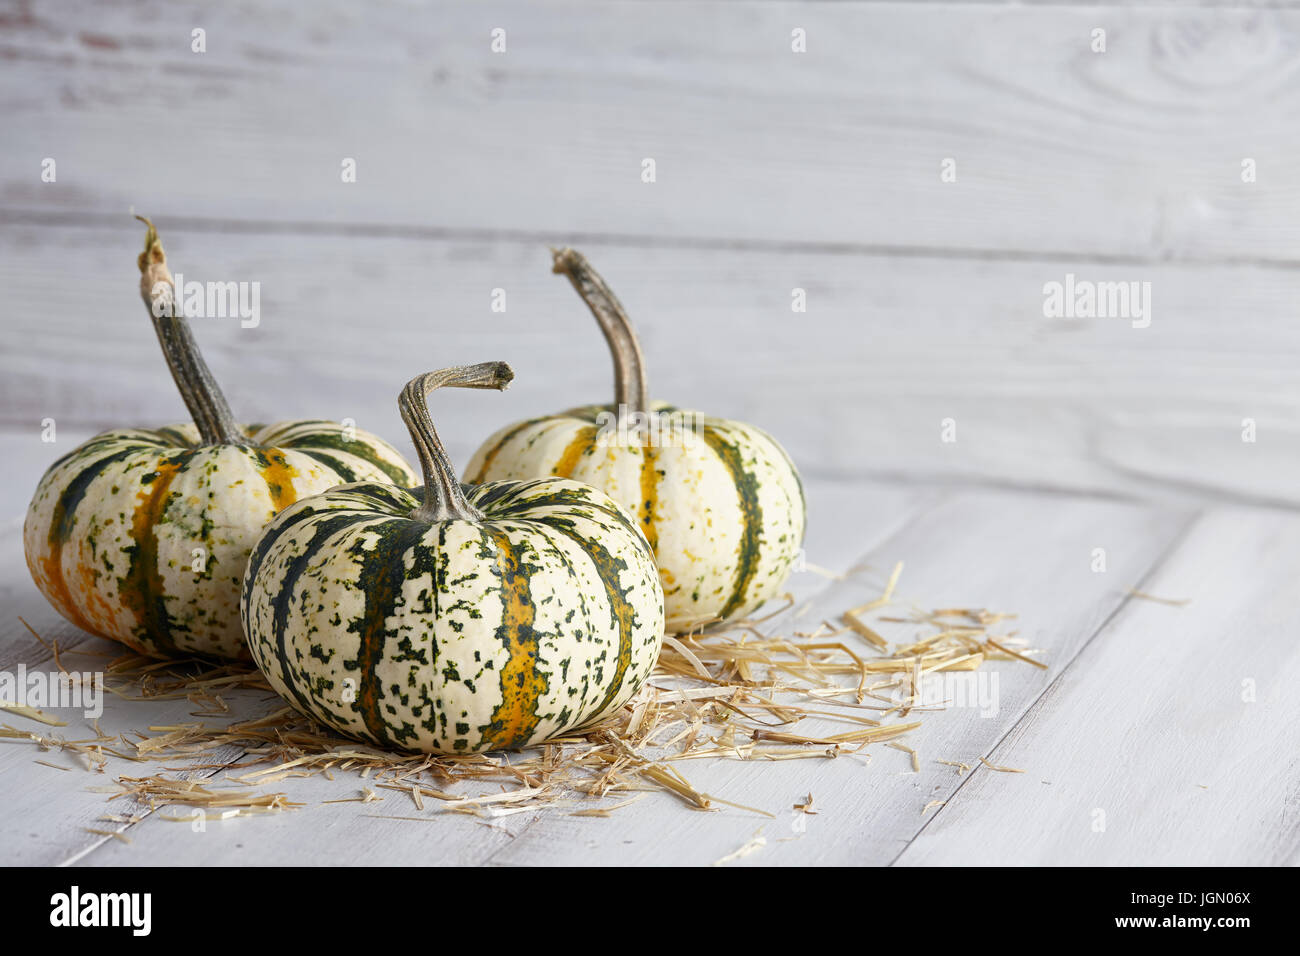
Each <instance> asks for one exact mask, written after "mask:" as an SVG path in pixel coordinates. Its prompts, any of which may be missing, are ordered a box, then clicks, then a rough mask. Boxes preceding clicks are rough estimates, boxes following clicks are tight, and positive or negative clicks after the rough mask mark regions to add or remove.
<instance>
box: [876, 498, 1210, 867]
mask: <svg viewBox="0 0 1300 956" xmlns="http://www.w3.org/2000/svg"><path fill="white" fill-rule="evenodd" d="M1203 517H1204V512H1201V511H1197V512H1194V513H1192V514H1191V515H1189V516H1188V517H1187V520H1186V521H1185V522H1184V524H1183V526H1182V527H1181V528H1180V529H1179V530H1178V533H1177V534H1176V535H1174V537H1173V539H1172V540H1171V541H1170V542H1169V544H1168V545H1167V546H1166V547H1165V549H1164V551H1162V552H1161V553H1160V556H1159V557H1158V558H1156V560H1155V561H1153V562H1152V563H1151V565H1150V567H1148V568H1147V569H1146V571H1145V572H1144V573H1143V574H1142V577H1141V578H1140V579H1139V580H1138V582H1137V584H1135V585H1134V586H1133V587H1132V588H1131V589H1130V590H1128V591H1127V592H1125V593H1124V595H1123V596H1122V597H1121V598H1120V600H1119V603H1118V604H1116V605H1115V607H1114V608H1112V609H1111V612H1110V613H1109V614H1107V615H1106V617H1105V618H1104V619H1102V621H1101V622H1100V623H1098V625H1097V627H1096V628H1094V630H1093V632H1092V634H1090V635H1089V636H1088V638H1087V640H1085V641H1083V642H1082V643H1080V644H1079V646H1078V648H1077V649H1076V650H1075V652H1074V653H1073V654H1072V655H1070V658H1069V660H1067V661H1065V662H1064V663H1063V664H1062V665H1060V666H1059V667H1056V668H1054V670H1055V676H1054V677H1053V678H1052V680H1051V681H1049V682H1048V683H1047V684H1045V685H1043V689H1042V690H1041V691H1040V692H1039V693H1038V695H1037V696H1036V697H1034V699H1033V700H1031V701H1029V702H1028V703H1027V704H1026V705H1025V709H1024V710H1023V711H1022V712H1021V714H1020V716H1019V717H1017V718H1016V719H1015V720H1014V721H1012V722H1011V724H1010V725H1009V726H1008V727H1007V729H1006V731H1005V732H1004V733H1003V734H1002V735H1001V736H1000V737H998V739H997V741H996V742H995V743H994V744H993V745H992V746H991V747H989V749H988V752H987V753H984V754H981V756H982V757H983V758H984V760H985V761H988V763H989V764H993V763H994V761H993V755H994V754H995V753H997V751H998V748H999V747H1001V746H1002V744H1003V743H1004V742H1005V741H1006V739H1007V738H1008V737H1010V736H1011V735H1012V734H1013V733H1015V732H1016V730H1017V729H1019V728H1020V727H1021V726H1022V725H1023V724H1024V723H1025V721H1027V720H1029V719H1031V718H1032V717H1033V715H1034V713H1035V712H1036V711H1037V709H1038V707H1039V705H1040V704H1041V703H1042V701H1043V699H1044V698H1045V697H1047V695H1048V694H1050V693H1051V692H1052V691H1053V689H1054V688H1055V687H1056V686H1057V685H1058V684H1059V683H1060V681H1061V679H1062V678H1063V677H1064V676H1065V675H1066V673H1067V672H1068V671H1069V670H1070V668H1072V667H1073V666H1074V664H1075V662H1076V661H1077V660H1078V659H1079V657H1080V656H1081V655H1082V654H1083V652H1084V651H1085V650H1087V649H1088V648H1089V647H1090V646H1091V645H1092V643H1093V642H1094V641H1096V640H1097V638H1098V637H1100V636H1101V634H1102V633H1103V632H1104V631H1105V630H1106V629H1107V628H1108V627H1110V625H1111V622H1113V621H1114V620H1115V619H1116V618H1117V617H1118V616H1119V615H1120V613H1121V612H1122V611H1123V610H1124V609H1125V608H1126V607H1128V606H1129V604H1130V603H1131V602H1132V601H1135V600H1139V598H1137V596H1136V595H1135V594H1134V591H1141V590H1142V589H1143V586H1144V585H1145V584H1146V583H1147V582H1148V581H1150V580H1151V579H1152V578H1154V577H1155V576H1156V574H1157V573H1159V571H1160V569H1161V568H1162V567H1164V566H1165V564H1167V563H1168V562H1169V559H1170V558H1171V557H1173V555H1174V554H1176V553H1177V552H1178V549H1179V548H1181V547H1182V546H1183V542H1185V541H1186V540H1187V538H1188V536H1189V535H1190V534H1191V532H1192V529H1193V528H1195V527H1196V525H1197V524H1198V523H1199V522H1200V521H1201V519H1202V518H1203ZM981 772H984V773H996V772H998V771H994V770H989V769H988V766H987V765H986V764H985V763H983V762H981V763H978V764H976V765H975V766H973V767H971V769H970V772H969V773H967V774H965V775H964V776H963V777H962V780H961V783H959V784H957V786H956V788H954V789H953V791H952V793H951V794H949V795H948V798H947V799H946V800H945V801H944V802H943V804H942V805H941V806H939V807H936V808H935V812H934V813H933V814H930V815H929V816H928V817H926V818H925V820H924V822H923V823H922V824H921V826H919V827H917V829H916V832H914V833H913V834H912V836H911V837H910V838H909V839H908V841H907V843H905V844H904V845H903V847H902V849H900V850H899V851H898V853H897V854H895V856H894V858H893V859H892V860H890V861H889V863H888V864H887V865H888V866H891V867H892V866H895V865H897V864H898V862H899V860H901V859H902V858H903V855H904V854H906V853H907V851H908V850H909V849H910V848H911V846H912V844H913V843H915V842H916V840H917V838H918V837H920V836H921V834H923V833H924V832H925V831H926V829H927V828H929V826H930V825H931V824H932V823H934V821H935V820H938V819H939V817H940V815H941V814H942V813H943V812H944V811H945V810H947V809H948V808H949V807H950V806H952V805H953V804H954V803H956V802H957V799H958V797H959V796H960V795H961V792H962V789H963V788H964V787H965V786H966V784H968V783H970V782H971V781H972V780H974V779H975V775H976V774H978V773H981Z"/></svg>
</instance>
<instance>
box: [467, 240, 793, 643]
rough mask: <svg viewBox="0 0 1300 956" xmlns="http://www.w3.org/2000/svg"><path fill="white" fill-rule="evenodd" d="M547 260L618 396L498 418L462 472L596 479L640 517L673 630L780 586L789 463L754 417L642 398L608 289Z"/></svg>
mask: <svg viewBox="0 0 1300 956" xmlns="http://www.w3.org/2000/svg"><path fill="white" fill-rule="evenodd" d="M554 271H555V272H557V273H561V274H563V275H565V276H567V277H568V279H569V281H570V282H571V283H572V284H573V286H574V288H575V289H577V291H578V293H579V295H581V296H582V298H583V299H584V301H585V302H586V303H587V305H588V307H589V308H590V309H591V311H592V314H593V315H594V316H595V317H596V320H597V322H598V323H599V325H600V328H601V331H602V332H603V333H604V335H605V339H606V341H607V343H608V344H609V347H610V352H611V354H612V356H613V359H614V384H615V398H614V404H613V405H588V406H585V407H581V408H574V409H570V410H569V411H566V412H561V413H560V414H558V415H552V416H548V417H544V418H534V419H530V420H528V421H525V422H520V423H518V424H514V425H509V426H507V427H506V428H503V429H501V430H500V431H498V432H497V433H496V434H495V435H493V436H492V437H490V438H489V439H488V440H487V441H486V442H485V443H484V444H483V446H482V447H481V448H480V449H479V450H478V452H477V453H476V454H475V455H474V457H473V458H472V459H471V461H470V463H469V467H468V468H467V469H466V472H465V474H466V480H468V481H472V482H482V481H498V480H502V479H523V478H537V477H541V476H543V475H554V476H561V477H566V478H575V479H578V480H580V481H583V482H586V483H588V484H591V485H595V486H596V487H597V488H600V489H601V490H602V491H605V492H607V493H608V494H609V495H610V496H611V497H612V498H614V500H616V501H618V502H619V503H620V504H622V505H623V506H624V507H625V508H627V509H628V511H630V512H631V513H632V514H633V515H634V516H635V517H636V519H637V521H638V523H639V524H640V527H641V530H642V531H644V532H645V535H646V537H647V538H648V539H649V541H650V544H651V545H652V546H653V548H654V551H655V557H656V560H657V561H658V564H659V573H660V575H661V577H662V580H663V587H664V596H665V608H666V613H667V627H668V629H669V630H670V631H685V630H689V629H691V628H694V627H698V626H704V625H708V624H713V623H717V622H719V621H727V620H732V619H736V618H740V617H743V616H745V615H746V614H748V613H749V612H751V611H753V610H754V609H755V608H757V607H758V606H759V605H761V604H762V603H763V602H764V601H766V600H768V599H769V598H771V597H772V596H774V595H775V594H777V593H778V591H779V590H780V588H781V585H782V584H783V583H784V582H785V579H786V578H787V576H788V575H789V573H790V571H791V569H792V566H793V564H794V562H795V561H796V559H797V557H798V554H799V551H800V548H801V546H802V544H803V534H804V523H805V516H806V507H805V502H804V495H803V486H802V483H801V482H800V479H799V473H798V471H797V470H796V469H795V466H794V463H793V462H792V461H791V460H790V457H789V456H788V455H787V454H786V453H785V451H784V449H782V448H781V446H780V445H779V444H777V442H776V440H775V439H773V438H772V437H771V436H770V435H768V434H767V433H766V432H763V431H761V430H760V429H758V428H755V427H754V426H752V425H746V424H743V423H741V422H736V421H728V420H726V419H721V418H714V417H710V416H705V415H702V414H700V413H699V412H692V411H685V410H682V409H679V408H677V407H676V406H673V405H669V404H667V403H665V402H653V403H651V402H649V401H648V392H647V388H646V372H645V363H644V360H643V359H642V355H641V347H640V344H639V342H638V340H637V337H636V333H635V332H634V331H633V328H632V324H631V322H630V321H629V320H628V317H627V313H626V312H625V311H624V309H623V306H622V305H621V304H620V303H619V301H618V299H617V298H615V296H614V294H613V292H611V291H610V289H609V287H608V286H607V285H606V284H605V282H604V280H603V279H602V278H601V277H600V276H599V275H598V274H597V273H596V271H595V270H594V269H593V268H592V267H591V264H590V263H589V262H587V260H586V258H585V257H584V256H582V255H581V254H579V253H577V252H575V251H574V250H572V249H560V250H558V251H555V253H554Z"/></svg>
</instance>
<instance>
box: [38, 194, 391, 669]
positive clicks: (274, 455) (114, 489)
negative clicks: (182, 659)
mask: <svg viewBox="0 0 1300 956" xmlns="http://www.w3.org/2000/svg"><path fill="white" fill-rule="evenodd" d="M146 223H147V220H146ZM147 224H148V226H149V230H148V234H147V237H146V239H145V249H144V252H143V253H142V254H141V255H140V257H139V266H140V273H141V284H140V288H141V293H142V295H143V296H144V299H145V303H146V305H148V306H150V309H149V311H150V315H151V316H153V323H154V330H155V332H156V333H157V336H158V341H159V343H160V344H161V345H162V350H163V354H164V355H165V356H166V359H167V364H168V365H169V366H170V368H171V373H172V376H173V378H174V379H175V381H176V385H177V387H178V388H179V390H180V393H181V397H182V398H183V399H184V401H185V404H186V406H187V407H188V409H189V412H190V414H191V415H192V416H193V419H194V422H193V424H182V425H169V426H166V427H163V428H122V429H115V430H113V431H108V432H104V433H103V434H100V435H96V436H95V437H94V438H92V439H90V441H88V442H86V443H85V444H83V445H81V446H80V447H78V448H75V449H73V450H72V451H71V452H69V453H68V454H66V455H64V456H63V457H62V458H60V459H59V460H58V461H56V462H55V463H54V464H53V465H51V466H50V468H49V470H48V471H46V473H45V475H44V477H42V478H41V481H40V484H39V485H38V486H37V488H36V494H35V495H34V497H33V498H32V502H31V505H30V507H29V508H28V511H27V519H26V523H25V525H24V528H23V545H24V550H25V552H26V556H27V566H28V568H29V569H30V570H31V574H32V578H33V580H34V581H35V582H36V586H37V587H38V588H39V589H40V590H41V593H42V594H44V595H45V597H46V598H47V599H48V600H49V602H50V603H51V604H53V605H54V607H55V608H57V609H58V611H59V613H61V614H62V615H63V616H64V617H66V618H67V619H68V620H69V621H71V622H72V623H73V624H75V625H76V626H77V627H80V628H82V629H83V630H86V631H89V632H90V633H92V634H97V635H99V636H100V637H106V638H109V639H111V640H114V641H120V642H121V643H123V644H125V645H127V646H128V647H130V648H131V649H132V650H134V651H137V652H138V653H141V654H147V655H150V656H155V657H167V656H176V655H186V656H188V655H199V656H205V657H217V658H243V657H247V649H246V647H245V643H244V639H243V632H242V629H241V626H240V620H239V598H240V586H241V584H242V582H243V575H244V568H245V566H246V565H247V563H248V554H249V551H250V550H251V549H252V546H253V543H254V542H255V541H256V540H257V537H258V535H259V534H260V533H261V531H262V529H263V528H264V527H265V526H266V523H267V522H268V521H270V520H271V518H272V517H273V516H274V515H275V513H276V512H278V511H280V510H281V509H282V508H284V507H285V506H286V505H289V504H291V503H293V502H294V501H296V500H297V499H298V498H300V497H304V496H307V495H312V494H315V493H317V492H319V491H324V490H325V489H326V488H329V487H332V486H333V485H337V484H340V483H342V482H348V481H356V480H359V479H365V480H377V481H396V482H400V483H403V484H408V485H410V484H414V483H415V480H416V479H415V475H414V473H413V472H412V471H411V469H410V468H409V467H408V466H407V464H406V463H405V462H404V461H403V460H402V457H401V455H400V454H399V453H398V452H397V451H396V449H394V448H393V447H392V446H391V445H389V444H388V443H386V442H384V441H382V440H381V439H379V438H376V437H375V436H373V435H368V434H366V433H365V432H362V431H359V430H356V431H355V432H354V430H353V429H351V428H346V429H345V428H344V426H342V425H340V424H339V423H337V422H327V421H286V422H280V423H279V424H274V425H238V424H236V423H235V421H234V419H233V418H232V417H231V413H230V407H229V406H228V405H227V403H226V399H225V397H224V396H223V395H222V393H221V390H220V388H219V387H218V386H217V384H216V382H215V381H214V380H213V378H212V374H211V372H210V371H209V370H208V367H207V365H206V363H205V362H204V361H203V357H202V356H201V355H200V354H199V350H198V347H197V345H196V344H195V342H194V339H193V337H192V335H191V333H190V329H189V326H188V323H187V322H186V319H185V318H184V316H183V315H172V314H170V313H171V312H173V311H176V310H174V309H171V308H169V303H171V302H173V301H174V287H173V282H172V278H171V274H170V272H169V271H168V268H167V257H166V254H165V253H164V251H163V247H162V243H161V242H160V241H159V239H158V233H157V231H156V230H155V229H154V227H153V224H152V223H147ZM155 293H157V296H155ZM155 301H157V302H158V305H157V306H155V304H154V303H155Z"/></svg>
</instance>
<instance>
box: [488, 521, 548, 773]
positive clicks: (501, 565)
mask: <svg viewBox="0 0 1300 956" xmlns="http://www.w3.org/2000/svg"><path fill="white" fill-rule="evenodd" d="M483 530H484V533H485V536H486V537H487V538H490V539H491V541H492V543H493V544H494V545H495V546H496V560H495V562H494V564H493V568H492V573H493V574H495V575H496V577H497V579H498V580H499V581H500V582H501V586H500V589H501V624H500V625H499V626H498V627H497V639H498V640H499V641H501V643H502V645H503V646H504V647H505V648H506V651H507V652H508V654H509V659H508V660H507V661H506V663H505V666H504V667H502V668H501V703H500V704H499V705H498V706H497V707H496V708H495V709H494V710H493V711H492V719H491V721H490V722H489V723H488V724H487V726H485V727H484V728H483V737H482V742H481V744H480V746H483V745H486V746H487V748H488V749H491V750H497V749H500V748H502V747H510V746H514V745H517V744H520V743H523V742H524V741H526V740H527V739H528V738H529V737H531V736H532V733H533V731H534V730H535V729H536V728H537V725H538V723H539V722H540V718H539V716H538V714H537V703H538V701H539V700H540V699H541V696H542V694H544V693H546V690H547V687H548V686H549V681H548V680H547V675H546V674H544V673H542V672H541V671H540V670H538V666H537V665H538V662H539V655H538V651H539V644H540V642H539V640H538V635H537V632H536V631H535V630H534V629H533V624H534V622H535V621H536V619H537V609H536V608H535V607H534V606H533V594H532V586H531V580H530V578H531V576H532V572H533V571H535V570H536V565H531V564H526V563H525V562H524V561H523V560H522V559H521V557H520V549H519V548H517V547H516V546H515V544H514V543H513V542H512V541H511V540H510V537H509V535H507V534H506V533H505V532H504V531H502V530H500V529H497V528H488V527H485V528H484V529H483Z"/></svg>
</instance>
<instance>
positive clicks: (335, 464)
mask: <svg viewBox="0 0 1300 956" xmlns="http://www.w3.org/2000/svg"><path fill="white" fill-rule="evenodd" d="M294 450H295V451H297V452H299V453H301V454H303V455H306V456H307V457H308V458H311V459H313V460H315V461H318V462H320V463H321V464H322V465H324V466H325V467H326V468H328V469H329V470H330V471H332V472H334V474H336V475H338V476H339V477H340V478H342V479H343V481H344V482H345V483H346V482H352V481H356V480H357V473H356V472H355V471H353V470H352V469H351V468H349V467H348V466H347V465H345V464H343V462H342V461H340V460H339V459H338V458H335V457H334V456H333V455H327V454H325V452H323V451H314V450H312V449H309V448H296V449H294Z"/></svg>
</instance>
